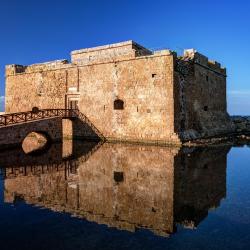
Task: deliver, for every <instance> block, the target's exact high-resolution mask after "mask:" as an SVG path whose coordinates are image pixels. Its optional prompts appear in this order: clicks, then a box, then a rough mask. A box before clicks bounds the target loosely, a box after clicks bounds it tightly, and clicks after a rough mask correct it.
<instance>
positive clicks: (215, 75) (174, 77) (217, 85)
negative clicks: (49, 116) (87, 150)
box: [5, 41, 235, 144]
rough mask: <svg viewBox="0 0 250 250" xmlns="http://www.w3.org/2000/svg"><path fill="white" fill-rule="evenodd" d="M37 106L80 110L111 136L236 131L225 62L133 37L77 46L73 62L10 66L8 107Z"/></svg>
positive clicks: (182, 136)
mask: <svg viewBox="0 0 250 250" xmlns="http://www.w3.org/2000/svg"><path fill="white" fill-rule="evenodd" d="M33 107H38V108H39V109H52V108H53V109H54V108H56V109H57V108H58V109H59V108H66V109H79V110H80V111H81V112H82V113H83V114H84V115H86V116H87V117H88V118H89V120H90V121H91V122H92V123H93V124H94V125H95V127H96V128H98V130H99V131H100V132H101V133H102V134H103V136H104V137H105V138H106V139H107V140H110V141H131V142H149V143H163V144H165V143H172V144H181V143H183V142H185V141H190V140H194V139H199V138H207V137H215V136H219V135H222V134H227V133H231V132H232V131H233V130H234V129H235V128H234V123H233V122H232V120H231V119H230V116H229V115H228V113H227V102H226V69H225V68H223V67H221V65H220V64H219V63H218V62H215V61H210V60H208V58H207V57H206V56H204V55H202V54H200V53H198V52H196V51H195V50H194V49H188V50H185V51H184V54H183V55H182V56H177V54H176V53H175V52H173V51H170V50H160V51H154V52H153V51H151V50H149V49H146V48H144V47H143V46H141V45H139V44H137V43H135V42H133V41H126V42H121V43H116V44H111V45H105V46H99V47H94V48H87V49H81V50H76V51H72V52H71V62H68V61H67V60H57V61H52V62H47V63H41V64H33V65H30V66H23V65H15V64H14V65H8V66H6V103H5V108H6V112H7V113H12V112H21V111H28V110H31V109H32V108H33ZM69 123H70V121H65V126H66V127H67V126H68V127H69V126H70V125H69ZM76 130H77V133H76V135H77V136H81V137H88V138H90V137H91V136H92V134H91V133H90V132H88V131H87V132H86V129H85V130H84V129H82V127H81V126H80V125H79V126H78V127H77V129H76Z"/></svg>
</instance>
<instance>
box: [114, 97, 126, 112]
mask: <svg viewBox="0 0 250 250" xmlns="http://www.w3.org/2000/svg"><path fill="white" fill-rule="evenodd" d="M114 109H118V110H121V109H124V101H123V100H120V99H117V100H115V101H114Z"/></svg>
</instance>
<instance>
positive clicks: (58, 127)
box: [0, 109, 105, 147]
mask: <svg viewBox="0 0 250 250" xmlns="http://www.w3.org/2000/svg"><path fill="white" fill-rule="evenodd" d="M61 119H71V120H73V121H74V120H78V121H80V123H78V126H80V128H78V130H81V125H82V129H83V130H84V131H83V136H84V133H85V134H87V135H89V136H90V137H91V136H92V137H96V138H99V139H101V140H105V137H104V136H103V135H102V133H101V132H100V131H99V130H98V128H96V127H95V125H94V124H93V123H92V122H91V121H90V120H89V119H88V118H87V117H86V116H85V115H84V114H83V113H81V112H80V111H79V110H76V109H43V110H39V109H33V110H32V111H28V112H19V113H10V114H4V115H0V131H1V132H0V145H1V146H2V147H7V146H8V145H12V146H13V145H19V144H20V143H22V141H23V139H24V138H25V137H26V136H27V135H28V134H29V133H31V132H38V133H42V134H44V135H45V136H46V137H47V138H48V139H49V140H51V141H60V140H61V139H62V124H61V123H62V121H61ZM90 131H91V132H90ZM72 133H73V132H72ZM72 136H73V135H72Z"/></svg>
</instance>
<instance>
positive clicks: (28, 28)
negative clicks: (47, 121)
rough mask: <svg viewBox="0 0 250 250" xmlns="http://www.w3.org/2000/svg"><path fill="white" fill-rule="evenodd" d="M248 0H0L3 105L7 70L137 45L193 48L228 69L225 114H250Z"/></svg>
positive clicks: (0, 80)
mask: <svg viewBox="0 0 250 250" xmlns="http://www.w3.org/2000/svg"><path fill="white" fill-rule="evenodd" d="M249 11H250V1H247V0H245V1H243V0H238V1H232V0H231V1H229V0H222V1H220V0H217V1H215V0H209V1H208V0H207V1H206V0H204V1H202V0H199V1H198V0H188V1H186V0H179V1H176V0H165V1H163V0H162V1H161V0H155V1H152V0H151V1H148V0H145V1H142V0H140V1H139V0H131V1H130V0H127V1H126V0H116V1H115V0H113V1H111V0H103V1H101V0H99V1H98V0H82V1H80V0H70V1H69V0H68V1H64V0H61V1H56V0H54V1H53V0H50V1H48V0H43V1H35V0H33V1H31V0H30V1H27V0H22V1H20V0H19V1H18V0H11V1H7V0H2V1H1V2H0V32H1V33H0V96H1V97H0V102H1V105H3V104H2V103H3V97H2V96H4V88H5V87H4V66H5V65H6V64H24V65H26V64H32V63H37V62H45V61H49V60H55V59H62V58H66V59H69V53H70V51H71V50H75V49H80V48H85V47H92V46H96V45H103V44H109V43H113V42H120V41H125V40H131V39H132V40H135V41H136V42H138V43H141V44H142V45H144V46H146V47H148V48H152V49H160V48H170V49H172V50H176V51H177V52H178V53H180V52H181V51H182V50H183V49H184V48H195V49H197V50H198V51H200V52H201V53H203V54H205V55H207V56H208V57H209V58H211V59H215V60H217V61H219V62H221V63H222V65H224V66H226V68H227V72H228V88H227V90H228V111H229V113H230V114H249V115H250V77H249V74H248V73H249V60H250V31H249V30H250V15H249Z"/></svg>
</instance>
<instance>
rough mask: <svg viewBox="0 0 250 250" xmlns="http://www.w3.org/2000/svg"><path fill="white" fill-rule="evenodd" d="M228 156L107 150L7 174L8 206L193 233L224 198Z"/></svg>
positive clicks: (215, 151) (218, 151) (217, 151)
mask: <svg viewBox="0 0 250 250" xmlns="http://www.w3.org/2000/svg"><path fill="white" fill-rule="evenodd" d="M91 148H93V147H91ZM228 150H229V149H228V148H223V147H220V148H204V149H200V148H196V149H192V148H189V149H179V148H167V147H154V146H137V145H120V144H104V145H102V146H101V147H100V148H99V149H98V150H97V151H95V152H94V153H93V154H92V155H91V156H90V157H88V158H86V155H83V156H82V157H79V158H77V159H72V160H67V161H66V162H63V163H58V164H52V165H51V166H47V167H44V166H42V165H38V166H36V167H35V166H33V167H28V168H27V167H21V168H17V167H14V168H11V167H8V168H6V170H5V202H16V201H18V200H20V199H23V200H25V202H27V203H29V204H34V205H38V206H42V207H47V208H50V209H52V210H55V211H66V212H69V213H71V214H73V215H75V216H78V217H80V218H86V219H87V220H89V221H94V222H97V223H100V224H106V225H108V226H111V227H115V228H119V229H125V230H129V231H135V230H136V229H137V228H146V229H149V230H151V231H153V232H154V233H156V234H158V235H164V236H165V235H168V234H170V233H173V232H174V231H175V225H176V223H181V224H183V225H185V226H188V227H195V226H196V225H197V224H198V223H199V222H200V221H201V220H202V219H204V218H205V217H206V215H207V211H208V209H209V208H212V207H216V206H218V204H219V202H220V200H221V199H222V198H223V197H225V195H226V156H227V152H228ZM73 163H74V165H75V166H76V167H77V170H76V171H70V168H67V166H72V164H73ZM24 169H25V170H24ZM36 169H38V170H39V169H40V170H39V171H38V170H37V171H36ZM41 169H43V171H41ZM46 169H47V170H48V171H46Z"/></svg>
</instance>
